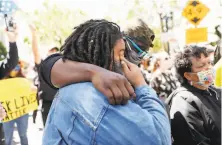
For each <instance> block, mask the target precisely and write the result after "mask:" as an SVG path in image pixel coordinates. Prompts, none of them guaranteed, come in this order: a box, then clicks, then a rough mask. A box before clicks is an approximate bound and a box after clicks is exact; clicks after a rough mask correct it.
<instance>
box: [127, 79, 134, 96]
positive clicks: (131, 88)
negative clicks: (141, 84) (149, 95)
mask: <svg viewBox="0 0 222 145" xmlns="http://www.w3.org/2000/svg"><path fill="white" fill-rule="evenodd" d="M125 87H126V89H127V91H128V93H129V95H130V97H135V93H134V89H133V87H132V85H131V84H130V83H129V82H128V81H125Z"/></svg>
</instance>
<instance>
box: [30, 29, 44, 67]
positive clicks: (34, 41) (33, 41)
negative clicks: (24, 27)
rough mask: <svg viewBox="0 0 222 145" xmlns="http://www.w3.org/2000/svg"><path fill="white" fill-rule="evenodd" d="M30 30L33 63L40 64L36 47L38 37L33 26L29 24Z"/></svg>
mask: <svg viewBox="0 0 222 145" xmlns="http://www.w3.org/2000/svg"><path fill="white" fill-rule="evenodd" d="M29 27H30V29H31V32H32V52H33V55H34V61H35V64H40V63H41V57H40V54H39V48H38V37H37V32H36V29H35V27H34V26H32V25H30V26H29Z"/></svg>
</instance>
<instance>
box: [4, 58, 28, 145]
mask: <svg viewBox="0 0 222 145" xmlns="http://www.w3.org/2000/svg"><path fill="white" fill-rule="evenodd" d="M23 64H24V63H23V61H19V63H18V64H17V66H16V67H15V68H14V69H13V70H12V71H11V72H10V73H9V74H8V76H7V77H6V78H5V79H7V78H16V77H25V75H24V74H23V69H24V65H23ZM28 118H29V115H28V114H25V115H23V116H21V117H19V118H17V119H14V120H12V121H9V122H5V123H3V129H4V133H5V143H6V145H11V143H12V140H13V132H14V125H15V124H16V126H17V128H18V133H19V137H20V141H21V145H28V137H27V130H28Z"/></svg>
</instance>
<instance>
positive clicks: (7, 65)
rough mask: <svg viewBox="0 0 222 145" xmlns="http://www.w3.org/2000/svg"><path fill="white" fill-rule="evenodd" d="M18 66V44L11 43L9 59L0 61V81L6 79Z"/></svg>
mask: <svg viewBox="0 0 222 145" xmlns="http://www.w3.org/2000/svg"><path fill="white" fill-rule="evenodd" d="M17 64H18V49H17V45H16V43H15V42H14V43H9V57H8V58H7V59H6V60H2V61H0V79H2V78H4V77H5V76H6V75H7V74H8V73H9V72H10V71H11V70H12V69H14V68H15V66H16V65H17Z"/></svg>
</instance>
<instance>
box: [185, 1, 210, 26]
mask: <svg viewBox="0 0 222 145" xmlns="http://www.w3.org/2000/svg"><path fill="white" fill-rule="evenodd" d="M208 12H209V8H208V7H206V6H205V5H204V4H203V3H201V2H200V1H199V0H191V1H189V2H188V3H187V5H186V7H185V8H184V9H183V12H182V15H183V16H184V17H185V18H187V20H188V21H189V22H190V23H192V24H194V25H199V23H200V22H201V20H202V19H203V18H204V17H205V16H206V15H207V13H208Z"/></svg>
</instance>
